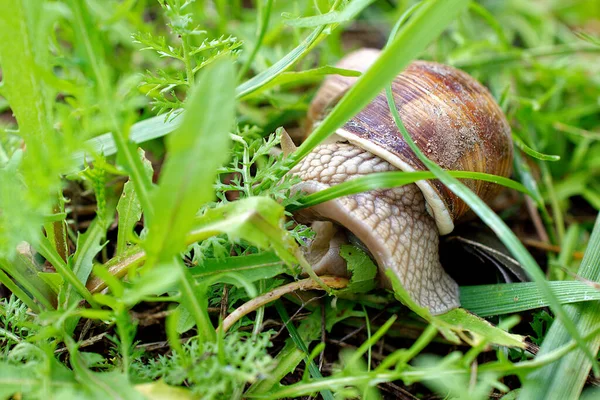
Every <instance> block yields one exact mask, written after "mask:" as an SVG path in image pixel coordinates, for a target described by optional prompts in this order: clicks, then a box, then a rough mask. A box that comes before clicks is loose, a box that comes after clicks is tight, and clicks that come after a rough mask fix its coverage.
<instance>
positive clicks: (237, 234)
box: [88, 196, 302, 292]
mask: <svg viewBox="0 0 600 400" xmlns="http://www.w3.org/2000/svg"><path fill="white" fill-rule="evenodd" d="M284 218H285V214H284V209H283V207H282V206H281V204H279V203H277V202H276V201H274V200H272V199H270V198H268V197H259V196H255V197H250V198H248V199H243V200H239V201H236V202H232V203H226V204H221V205H219V206H218V207H215V208H213V209H209V210H207V211H206V212H205V213H204V214H203V215H202V216H200V217H197V218H196V219H194V220H193V224H194V226H193V228H192V229H191V230H190V232H189V233H188V235H187V237H186V238H185V244H186V245H190V244H192V243H194V242H198V241H202V240H205V239H208V238H209V237H211V236H215V235H219V234H222V233H226V234H227V235H229V238H230V239H232V240H245V241H247V242H248V243H250V244H252V245H254V246H256V247H258V248H260V249H263V250H273V251H274V252H275V254H276V255H277V257H278V258H279V260H281V261H282V262H283V263H285V264H286V265H287V266H288V268H286V271H287V272H288V273H289V274H291V275H296V274H297V272H298V271H290V269H289V266H293V265H296V264H298V262H302V260H299V259H298V258H297V250H298V245H297V244H296V243H295V241H294V239H293V238H292V237H291V236H290V235H288V233H287V231H286V230H285V228H284V226H283V222H284ZM262 257H264V259H262ZM271 257H273V256H272V254H270V255H257V256H244V257H233V258H232V259H229V261H227V262H231V263H232V264H230V265H229V267H225V268H230V270H227V269H225V271H226V272H235V269H237V268H239V269H240V271H242V272H241V275H242V276H243V275H244V274H245V272H244V270H246V271H252V272H251V273H250V272H248V274H250V276H251V277H257V276H258V275H261V274H264V273H265V272H267V271H268V272H267V274H271V273H273V272H274V271H275V270H276V269H277V270H279V268H281V267H280V266H275V265H274V264H272V263H273V262H274V260H275V258H271ZM145 260H146V254H145V253H144V251H143V250H142V249H141V248H139V247H132V248H131V249H129V250H128V251H127V253H126V254H124V255H123V257H122V258H115V259H113V260H111V261H109V262H108V263H107V264H105V265H104V268H106V269H107V270H108V271H110V273H111V275H113V276H115V277H117V278H120V277H122V276H123V275H125V273H127V271H128V269H129V268H130V267H137V266H138V265H140V264H141V263H143V262H144V261H145ZM281 261H280V262H281ZM254 262H259V266H258V267H257V265H255V264H254ZM263 263H264V264H263ZM265 266H268V270H267V271H262V272H260V269H262V268H263V267H265ZM207 267H208V270H207V271H206V274H204V273H202V269H201V268H199V267H196V268H192V269H191V270H190V272H191V273H193V274H194V275H195V276H196V280H197V281H198V282H201V281H202V280H204V279H208V280H210V279H212V278H214V277H215V276H217V275H219V272H218V271H217V269H218V268H219V267H220V264H219V262H217V261H214V264H213V261H209V262H208V264H207ZM255 268H256V269H255ZM88 287H89V288H90V290H92V291H94V292H98V291H99V290H102V289H103V288H104V287H106V286H105V284H104V282H103V281H102V280H101V279H99V277H94V278H92V279H91V280H90V282H88Z"/></svg>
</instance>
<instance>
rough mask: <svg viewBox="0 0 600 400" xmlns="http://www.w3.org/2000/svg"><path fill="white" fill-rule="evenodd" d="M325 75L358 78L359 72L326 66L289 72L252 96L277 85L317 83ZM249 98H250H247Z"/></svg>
mask: <svg viewBox="0 0 600 400" xmlns="http://www.w3.org/2000/svg"><path fill="white" fill-rule="evenodd" d="M327 75H340V76H360V75H361V74H360V72H358V71H353V70H350V69H343V68H337V67H331V66H329V65H326V66H324V67H319V68H314V69H309V70H305V71H290V72H284V73H282V74H280V75H278V76H277V77H276V78H274V79H273V80H272V81H270V82H268V83H266V84H264V85H263V86H261V87H260V88H259V89H257V90H256V91H254V93H253V94H252V96H254V95H256V94H258V93H261V92H263V91H265V90H268V89H271V88H273V87H276V86H279V85H290V84H293V85H294V86H297V85H305V84H307V83H313V82H318V81H320V80H321V79H323V77H324V76H327ZM248 97H251V96H248Z"/></svg>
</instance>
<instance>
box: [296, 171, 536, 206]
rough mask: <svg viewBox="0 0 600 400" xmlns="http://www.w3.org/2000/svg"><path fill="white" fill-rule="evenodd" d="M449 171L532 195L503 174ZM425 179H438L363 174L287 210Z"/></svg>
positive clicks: (422, 173) (400, 173)
mask: <svg viewBox="0 0 600 400" xmlns="http://www.w3.org/2000/svg"><path fill="white" fill-rule="evenodd" d="M448 173H449V174H450V175H451V176H453V177H455V178H464V179H478V180H482V181H487V182H493V183H497V184H499V185H502V186H505V187H508V188H511V189H514V190H518V191H519V192H521V193H524V194H527V195H530V196H532V195H531V192H529V190H527V188H526V187H525V186H523V185H522V184H520V183H519V182H516V181H513V180H511V179H508V178H504V177H502V176H497V175H491V174H485V173H480V172H468V171H448ZM425 179H436V177H435V175H434V174H433V173H432V172H426V171H419V172H404V171H397V172H378V173H374V174H369V175H367V176H361V177H358V178H356V179H351V180H348V181H346V182H343V183H340V184H339V185H335V186H332V187H330V188H327V189H324V190H321V191H319V192H316V193H312V194H310V195H308V196H306V197H304V198H302V199H300V200H299V204H292V205H290V206H288V207H287V210H288V211H296V210H299V209H301V208H306V207H312V206H314V205H317V204H320V203H323V202H325V201H329V200H333V199H336V198H338V197H342V196H348V195H351V194H356V193H361V192H365V191H367V190H374V189H390V188H393V187H397V186H402V185H407V184H410V183H415V182H417V181H420V180H425ZM532 197H533V196H532Z"/></svg>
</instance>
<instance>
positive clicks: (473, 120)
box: [291, 49, 512, 314]
mask: <svg viewBox="0 0 600 400" xmlns="http://www.w3.org/2000/svg"><path fill="white" fill-rule="evenodd" d="M377 55H378V51H377V50H372V49H363V50H359V51H357V52H354V53H351V54H350V55H348V56H346V57H345V58H344V59H342V60H341V61H340V63H339V64H338V66H340V67H341V68H349V69H357V70H360V71H364V70H366V69H367V68H368V66H370V65H371V64H372V63H373V61H374V60H375V59H376V57H377ZM354 80H355V78H350V77H339V76H335V77H334V76H332V77H329V78H328V79H327V80H326V81H325V82H324V83H323V85H322V86H321V88H320V89H319V91H318V92H317V94H316V96H315V100H313V103H312V104H311V107H310V109H309V115H308V117H309V118H308V120H309V123H310V124H313V125H314V124H316V123H318V122H319V120H321V119H322V118H323V116H324V115H326V113H327V110H329V109H330V108H331V107H332V106H333V105H335V103H336V102H337V100H339V98H341V96H342V95H343V94H344V93H345V92H346V91H347V90H348V89H349V88H350V87H351V85H352V84H353V81H354ZM392 93H393V96H394V100H395V102H396V107H397V109H398V111H399V113H400V116H401V118H402V121H403V123H404V125H405V127H406V129H407V130H408V132H409V134H410V135H411V137H412V139H413V140H414V141H415V143H416V144H417V146H418V147H419V148H420V149H421V150H422V151H423V152H424V153H425V154H426V155H427V156H428V158H430V159H431V160H432V161H434V162H436V163H437V164H438V165H440V166H441V167H442V168H444V169H447V170H462V171H474V172H485V173H489V174H494V175H500V176H508V175H509V174H510V172H511V164H512V140H511V134H510V127H509V125H508V122H507V121H506V118H505V117H504V115H503V113H502V111H501V109H500V107H499V106H498V105H497V103H496V102H495V101H494V98H493V97H492V95H491V94H490V93H489V91H488V90H487V89H486V88H485V87H484V86H483V85H481V84H480V83H479V82H477V81H476V80H475V79H474V78H472V77H471V76H469V75H468V74H466V73H465V72H462V71H460V70H457V69H455V68H452V67H449V66H446V65H443V64H438V63H434V62H426V61H415V62H413V63H412V64H410V65H409V66H408V67H407V68H406V70H405V71H403V72H402V73H401V74H400V75H398V76H397V77H396V79H394V81H393V82H392ZM394 170H402V171H421V170H426V168H425V167H424V165H423V164H422V163H421V161H420V160H419V159H418V158H417V156H416V155H415V154H414V153H413V152H412V150H411V149H410V147H409V146H408V144H407V143H406V142H405V141H404V140H403V138H402V136H401V134H400V133H399V132H398V129H397V127H396V125H395V123H394V121H393V119H392V116H391V113H390V111H389V106H388V103H387V100H386V97H385V95H384V94H383V93H381V94H379V95H378V96H377V97H376V98H375V99H374V100H373V101H372V102H371V103H370V104H369V105H367V106H366V107H365V108H364V109H363V110H362V111H361V112H360V113H358V114H357V115H356V116H355V117H354V118H352V119H351V120H350V121H348V122H347V123H346V124H345V125H344V126H343V127H342V128H340V129H339V130H338V131H336V133H335V135H334V138H333V139H332V140H328V141H327V143H323V144H321V145H319V146H317V147H316V148H315V149H314V150H313V152H312V153H310V154H309V155H308V156H306V157H305V158H304V159H303V160H301V162H300V163H299V164H298V165H297V166H296V167H294V169H293V170H292V171H291V173H294V174H297V175H298V176H300V178H301V179H302V182H301V183H300V184H299V185H298V189H299V190H303V191H305V192H308V193H313V192H317V191H319V190H323V189H325V188H327V187H330V186H333V185H336V184H339V183H342V182H344V181H347V180H349V179H353V178H355V177H358V176H364V175H367V174H370V173H373V172H385V171H394ZM464 182H465V184H467V186H469V187H470V188H471V189H472V190H473V191H474V192H475V193H476V194H477V195H478V196H479V197H481V198H482V199H483V200H484V201H489V200H491V199H492V198H493V197H494V196H495V195H496V194H497V192H498V190H499V187H498V186H497V185H494V184H492V183H489V182H484V181H476V180H466V181H464ZM468 211H469V209H468V206H467V205H466V204H465V203H464V202H463V201H462V200H460V199H459V198H458V197H457V196H456V195H454V193H452V192H451V191H450V190H449V189H448V188H446V187H445V186H444V185H443V184H442V183H441V182H439V181H437V180H436V181H420V182H417V183H416V184H411V185H405V186H402V187H398V188H393V189H386V190H371V191H368V192H364V193H359V194H356V195H351V196H346V197H342V198H338V199H335V200H332V201H329V202H326V203H322V204H319V205H317V206H314V207H311V208H309V209H307V210H303V211H301V212H300V213H299V214H298V215H297V217H298V219H300V220H302V221H304V222H306V221H315V220H316V221H319V220H326V221H332V222H334V223H335V224H336V225H338V226H341V227H343V228H345V229H346V230H348V231H350V232H351V233H352V234H353V235H355V236H356V237H357V238H358V239H359V240H360V241H361V242H362V243H364V245H365V246H366V247H367V248H368V249H369V251H370V253H371V254H372V256H373V257H374V258H375V261H376V262H377V264H378V266H379V268H380V271H381V272H383V271H384V270H388V269H391V270H392V271H394V273H395V274H396V276H397V277H398V278H399V280H400V282H401V283H402V285H403V286H404V289H405V290H407V292H408V293H409V294H410V296H411V297H412V298H413V300H414V301H416V302H417V303H418V304H419V305H421V306H424V307H427V308H428V309H429V310H430V311H431V312H432V313H434V314H440V313H443V312H446V311H448V310H450V309H452V308H455V307H458V306H459V305H460V301H459V293H458V285H457V284H456V283H455V282H454V280H453V279H452V278H451V277H450V276H448V275H447V274H446V272H445V271H444V270H443V268H442V266H441V264H440V261H439V255H438V243H439V238H438V236H439V235H440V234H447V233H449V232H451V231H452V230H453V228H454V223H455V222H456V221H458V220H459V219H460V218H461V217H462V216H464V215H465V213H467V212H468ZM319 272H320V271H317V273H319ZM324 272H327V271H326V270H325V271H324ZM380 276H381V278H382V280H383V281H384V283H385V278H384V277H385V275H384V274H380Z"/></svg>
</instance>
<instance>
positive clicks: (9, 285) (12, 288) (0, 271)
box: [0, 260, 40, 313]
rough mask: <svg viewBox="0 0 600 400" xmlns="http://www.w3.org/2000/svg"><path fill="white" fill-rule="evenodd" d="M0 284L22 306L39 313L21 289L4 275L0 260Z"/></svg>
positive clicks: (33, 301)
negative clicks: (17, 299)
mask: <svg viewBox="0 0 600 400" xmlns="http://www.w3.org/2000/svg"><path fill="white" fill-rule="evenodd" d="M0 267H2V268H0V283H2V284H3V285H4V286H6V287H7V288H8V290H10V291H11V292H12V293H13V294H14V295H15V296H17V297H18V298H19V300H21V301H22V302H23V303H24V304H26V305H27V307H29V308H30V309H31V311H33V312H34V313H39V312H40V307H39V306H38V304H37V303H36V302H35V300H33V299H32V298H31V297H30V296H29V295H28V294H27V293H26V292H25V291H24V290H23V289H21V288H20V287H19V286H18V285H17V284H16V283H15V281H13V280H12V279H11V278H10V277H9V276H8V275H6V274H5V273H4V271H3V270H4V269H5V267H6V265H5V264H4V260H0Z"/></svg>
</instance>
